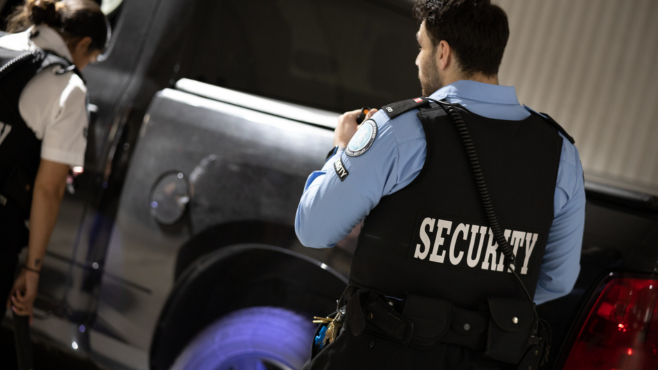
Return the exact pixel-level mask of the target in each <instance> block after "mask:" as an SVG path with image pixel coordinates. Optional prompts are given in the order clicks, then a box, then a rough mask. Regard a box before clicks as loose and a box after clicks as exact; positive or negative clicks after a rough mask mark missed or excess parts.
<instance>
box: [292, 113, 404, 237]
mask: <svg viewBox="0 0 660 370" xmlns="http://www.w3.org/2000/svg"><path fill="white" fill-rule="evenodd" d="M358 114H359V111H353V112H348V113H347V114H345V115H343V116H341V117H340V119H339V123H338V125H337V129H336V130H335V145H339V146H340V147H345V146H346V145H347V143H348V141H349V139H350V138H351V137H352V136H353V134H354V133H355V128H356V127H357V123H356V121H355V118H356V117H357V115H358ZM373 118H374V120H376V122H378V121H381V122H383V120H385V119H387V116H386V115H385V114H384V113H382V114H381V113H380V112H379V113H377V115H374V117H373ZM337 161H340V162H339V163H340V164H341V166H342V167H343V169H344V170H345V171H346V175H345V177H344V178H343V180H342V179H341V178H340V177H339V175H338V174H337V169H336V168H335V165H336V163H337ZM397 163H398V150H397V142H396V137H395V135H394V132H393V130H392V127H391V126H389V125H385V127H382V126H381V127H380V128H379V130H378V135H377V137H376V140H375V141H374V142H373V144H372V146H371V147H370V148H369V149H368V150H367V151H366V152H365V153H364V154H362V155H360V156H357V157H350V156H348V155H346V154H345V153H344V151H343V149H342V150H340V151H339V152H338V153H337V154H335V155H334V156H333V157H332V158H330V159H329V160H328V161H327V162H326V164H325V165H324V166H323V168H322V169H321V170H320V171H315V172H313V173H312V174H311V175H310V176H309V178H308V179H307V182H306V183H305V190H304V192H303V195H302V197H301V199H300V204H299V205H298V212H297V213H296V221H295V228H296V234H297V235H298V239H300V242H301V243H302V244H303V245H305V246H307V247H312V248H328V247H333V246H334V245H335V244H336V243H337V242H338V241H340V240H341V239H343V238H344V237H345V236H346V235H348V234H349V233H350V232H351V230H352V229H353V228H354V227H355V225H357V224H358V223H360V221H361V220H362V219H364V218H365V217H366V216H367V215H368V214H369V212H371V210H372V209H373V208H374V207H375V206H376V205H377V204H378V202H379V201H380V198H381V197H383V196H384V195H386V194H387V193H388V192H389V191H390V190H391V189H392V188H393V187H394V185H396V182H397V180H398V174H397V171H396V169H397Z"/></svg>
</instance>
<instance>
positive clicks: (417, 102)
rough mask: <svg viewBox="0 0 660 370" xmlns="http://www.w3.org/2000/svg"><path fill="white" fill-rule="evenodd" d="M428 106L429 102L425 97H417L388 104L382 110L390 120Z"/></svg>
mask: <svg viewBox="0 0 660 370" xmlns="http://www.w3.org/2000/svg"><path fill="white" fill-rule="evenodd" d="M427 105H429V100H428V99H427V98H425V97H419V98H414V99H406V100H402V101H400V102H396V103H392V104H388V105H386V106H384V107H383V108H382V109H383V110H384V111H385V113H387V115H388V116H389V117H390V119H392V118H395V117H398V116H400V115H402V114H404V113H406V112H408V111H410V110H413V109H418V108H421V107H424V106H427Z"/></svg>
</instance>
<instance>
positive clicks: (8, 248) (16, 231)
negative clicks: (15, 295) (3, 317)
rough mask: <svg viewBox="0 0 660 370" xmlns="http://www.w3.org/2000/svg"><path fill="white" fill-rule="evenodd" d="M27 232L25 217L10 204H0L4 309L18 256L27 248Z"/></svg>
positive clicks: (0, 294) (0, 278)
mask: <svg viewBox="0 0 660 370" xmlns="http://www.w3.org/2000/svg"><path fill="white" fill-rule="evenodd" d="M28 236H29V232H28V229H27V228H26V227H25V216H24V215H23V214H22V213H21V212H20V211H19V210H18V209H17V208H16V207H14V206H13V205H12V204H11V202H8V203H7V204H6V205H2V204H0V303H1V304H2V307H3V310H2V312H4V307H6V302H7V298H8V297H9V293H10V292H11V288H12V287H13V286H14V279H15V277H16V267H17V265H18V254H19V253H20V252H21V249H23V247H25V246H27V242H28Z"/></svg>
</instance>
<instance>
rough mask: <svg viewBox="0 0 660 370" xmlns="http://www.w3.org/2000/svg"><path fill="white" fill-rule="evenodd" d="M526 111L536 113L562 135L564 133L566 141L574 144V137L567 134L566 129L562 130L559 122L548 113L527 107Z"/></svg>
mask: <svg viewBox="0 0 660 370" xmlns="http://www.w3.org/2000/svg"><path fill="white" fill-rule="evenodd" d="M528 111H529V112H530V113H532V114H536V115H537V116H539V117H541V118H543V120H545V121H546V122H548V123H549V124H551V125H552V126H554V127H555V128H556V129H557V130H558V131H559V132H561V133H562V135H564V136H565V137H566V138H567V139H568V141H570V142H571V144H575V139H573V137H572V136H571V135H569V134H568V132H566V130H564V128H563V127H561V126H560V125H559V123H557V121H555V120H554V119H552V117H550V115H549V114H547V113H537V112H534V111H533V110H529V109H528Z"/></svg>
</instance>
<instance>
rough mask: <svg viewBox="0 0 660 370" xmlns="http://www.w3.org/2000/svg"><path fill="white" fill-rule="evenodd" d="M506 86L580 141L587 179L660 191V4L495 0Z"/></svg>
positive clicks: (645, 0)
mask: <svg viewBox="0 0 660 370" xmlns="http://www.w3.org/2000/svg"><path fill="white" fill-rule="evenodd" d="M494 2H496V3H498V4H499V5H500V6H502V8H504V10H505V11H506V12H507V14H508V15H509V27H510V30H511V36H510V38H509V44H508V46H507V50H506V51H505V53H504V60H503V61H502V66H501V67H500V84H502V85H514V86H515V87H516V91H517V93H518V98H519V100H520V102H521V103H523V104H525V105H527V106H529V107H531V108H533V109H535V110H537V111H542V112H547V113H548V114H550V115H551V116H552V117H553V118H555V120H557V122H559V123H560V124H561V125H562V126H563V127H564V128H565V129H566V130H567V131H568V132H569V134H571V135H572V136H573V137H574V138H575V140H576V145H577V147H578V149H579V151H580V155H581V158H582V164H583V166H584V169H585V177H586V178H587V180H590V179H591V180H597V181H600V182H604V183H608V184H612V185H618V186H621V187H625V188H628V189H633V190H641V191H644V192H647V193H652V194H656V195H657V193H658V2H657V0H552V1H550V0H545V1H540V0H524V1H523V0H494Z"/></svg>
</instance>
